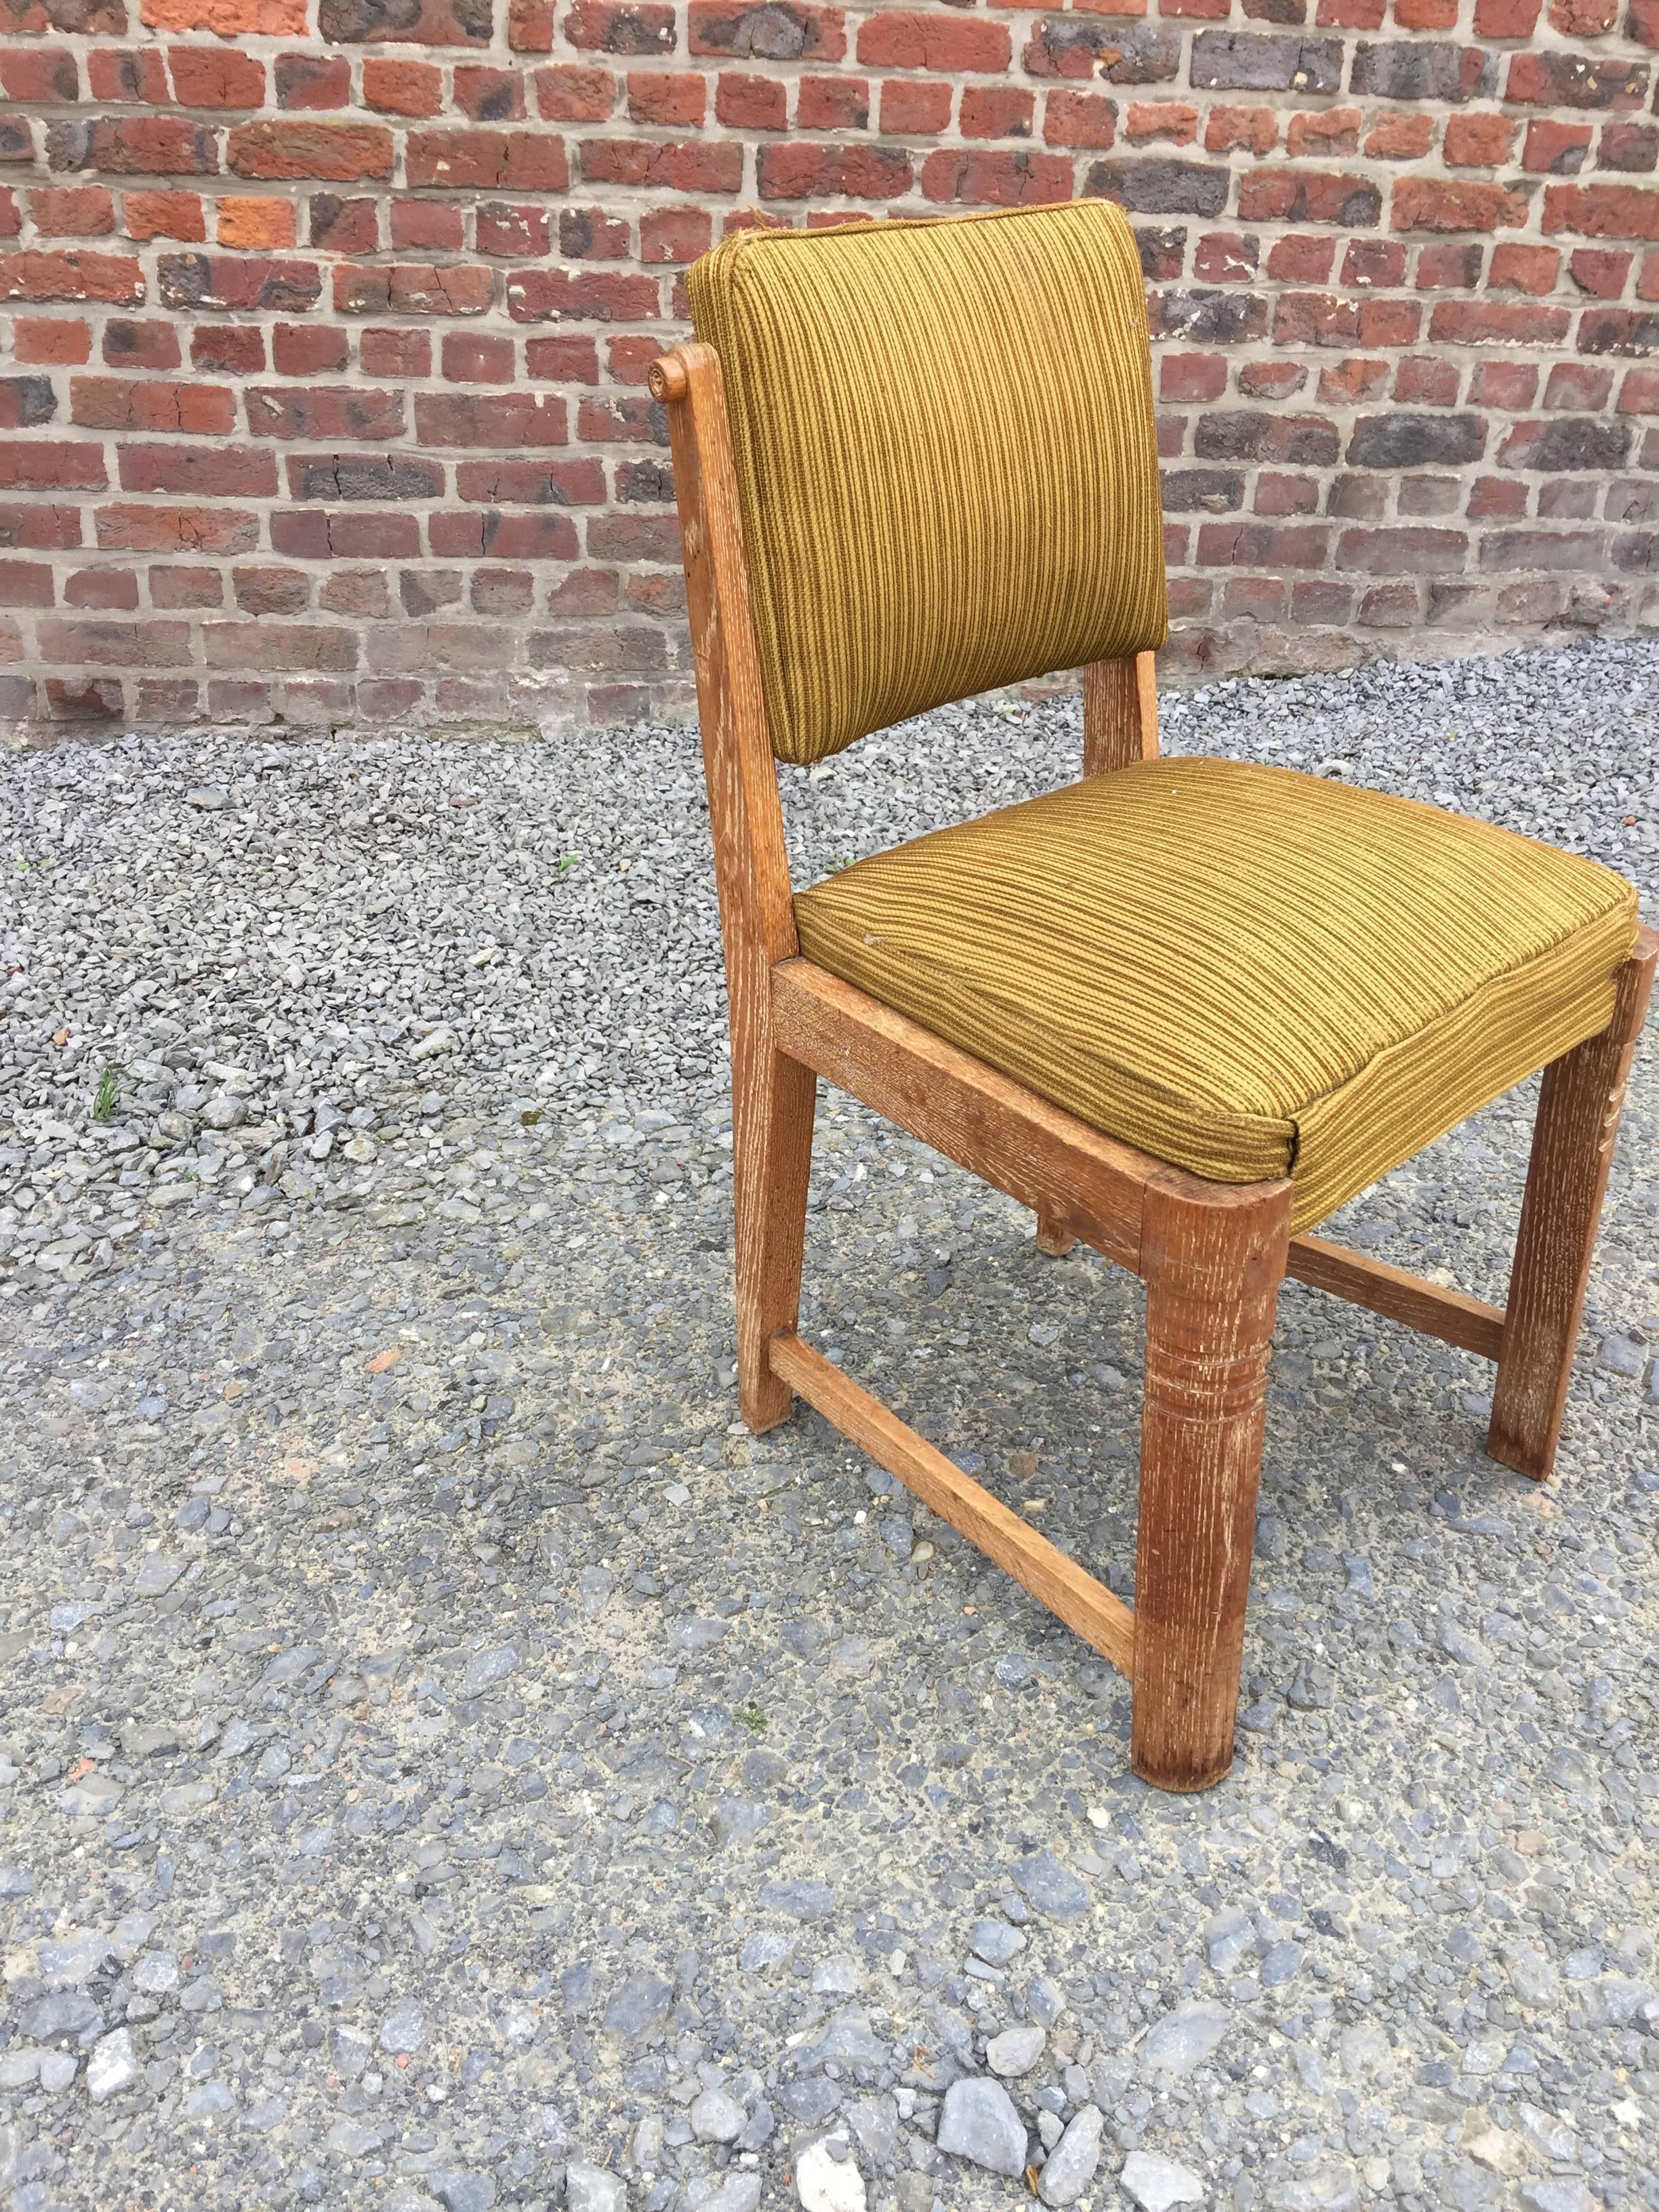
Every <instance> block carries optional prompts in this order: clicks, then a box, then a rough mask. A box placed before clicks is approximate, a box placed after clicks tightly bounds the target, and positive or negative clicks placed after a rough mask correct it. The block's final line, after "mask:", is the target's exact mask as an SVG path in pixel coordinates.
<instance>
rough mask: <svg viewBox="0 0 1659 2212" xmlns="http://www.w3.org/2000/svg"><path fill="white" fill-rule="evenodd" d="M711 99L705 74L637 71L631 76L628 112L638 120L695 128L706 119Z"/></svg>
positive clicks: (671, 128) (669, 126) (679, 128)
mask: <svg viewBox="0 0 1659 2212" xmlns="http://www.w3.org/2000/svg"><path fill="white" fill-rule="evenodd" d="M706 106H708V80H707V79H706V78H704V77H701V76H684V75H679V76H670V75H668V74H667V73H666V72H665V71H659V70H651V71H642V70H635V71H633V72H631V73H630V75H629V79H628V113H629V120H630V121H631V122H635V123H653V124H656V125H659V126H662V127H664V128H666V129H669V130H676V129H678V130H683V131H684V130H692V131H695V130H696V128H697V127H698V126H699V125H701V123H702V118H703V112H704V109H705V108H706Z"/></svg>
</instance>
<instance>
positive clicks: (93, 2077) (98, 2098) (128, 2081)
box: [87, 2027, 138, 2105]
mask: <svg viewBox="0 0 1659 2212" xmlns="http://www.w3.org/2000/svg"><path fill="white" fill-rule="evenodd" d="M137 2078H138V2061H137V2056H136V2054H135V2053H134V2051H133V2047H132V2037H131V2033H130V2032H129V2031H128V2030H127V2029H126V2028H125V2027H118V2028H115V2029H113V2030H112V2032H111V2033H109V2034H108V2035H106V2036H101V2037H100V2039H99V2040H98V2041H97V2042H96V2043H94V2045H93V2046H92V2051H91V2053H90V2055H89V2056H88V2059H87V2094H88V2096H89V2097H90V2098H91V2099H92V2101H93V2103H94V2105H101V2104H103V2103H104V2102H105V2101H106V2099H108V2098H111V2097H114V2096H118V2095H119V2094H120V2093H121V2091H122V2090H123V2089H125V2088H129V2087H131V2085H132V2083H133V2082H134V2081H137Z"/></svg>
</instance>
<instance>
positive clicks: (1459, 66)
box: [1348, 40, 1498, 106]
mask: <svg viewBox="0 0 1659 2212" xmlns="http://www.w3.org/2000/svg"><path fill="white" fill-rule="evenodd" d="M1348 89H1349V90H1350V92H1352V93H1353V94H1357V95H1360V96H1365V97H1369V98H1370V99H1373V100H1433V101H1436V102H1437V103H1440V104H1449V105H1454V106H1455V105H1457V104H1459V103H1461V102H1462V101H1464V100H1490V99H1491V98H1492V96H1493V94H1495V93H1496V92H1497V89H1498V57H1497V55H1496V54H1490V53H1484V52H1482V51H1481V49H1480V47H1479V46H1454V45H1450V44H1449V43H1447V42H1446V41H1444V40H1438V41H1436V42H1434V43H1430V42H1428V41H1426V40H1425V41H1423V42H1420V43H1416V44H1413V43H1412V42H1410V41H1407V40H1393V41H1390V42H1389V43H1388V44H1384V45H1378V46H1372V45H1370V44H1369V43H1362V44H1361V45H1359V46H1356V48H1355V49H1354V57H1353V66H1352V71H1351V73H1350V76H1349V79H1348Z"/></svg>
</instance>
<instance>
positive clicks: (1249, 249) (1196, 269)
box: [1193, 231, 1261, 284]
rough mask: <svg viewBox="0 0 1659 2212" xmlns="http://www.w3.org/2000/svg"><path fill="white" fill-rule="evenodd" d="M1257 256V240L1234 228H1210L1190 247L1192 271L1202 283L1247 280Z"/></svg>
mask: <svg viewBox="0 0 1659 2212" xmlns="http://www.w3.org/2000/svg"><path fill="white" fill-rule="evenodd" d="M1260 258H1261V246H1260V243H1259V241H1258V240H1255V239H1254V238H1245V237H1243V236H1241V235H1240V234H1238V233H1237V231H1210V232H1208V233H1206V235H1205V236H1204V237H1202V238H1200V240H1199V241H1198V244H1197V246H1195V247H1194V250H1193V274H1194V276H1195V277H1197V278H1198V280H1199V282H1200V283H1204V284H1249V283H1253V282H1254V281H1255V274H1256V267H1257V264H1258V262H1259V260H1260Z"/></svg>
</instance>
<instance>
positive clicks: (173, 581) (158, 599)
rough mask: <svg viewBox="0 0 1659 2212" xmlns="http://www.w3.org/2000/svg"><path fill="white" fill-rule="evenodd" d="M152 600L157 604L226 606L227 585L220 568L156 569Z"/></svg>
mask: <svg viewBox="0 0 1659 2212" xmlns="http://www.w3.org/2000/svg"><path fill="white" fill-rule="evenodd" d="M149 603H150V605H151V606H153V607H216V606H222V605H223V603H224V588H223V586H222V584H221V582H220V579H219V572H218V570H217V569H216V568H152V569H151V570H150V572H149Z"/></svg>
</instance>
